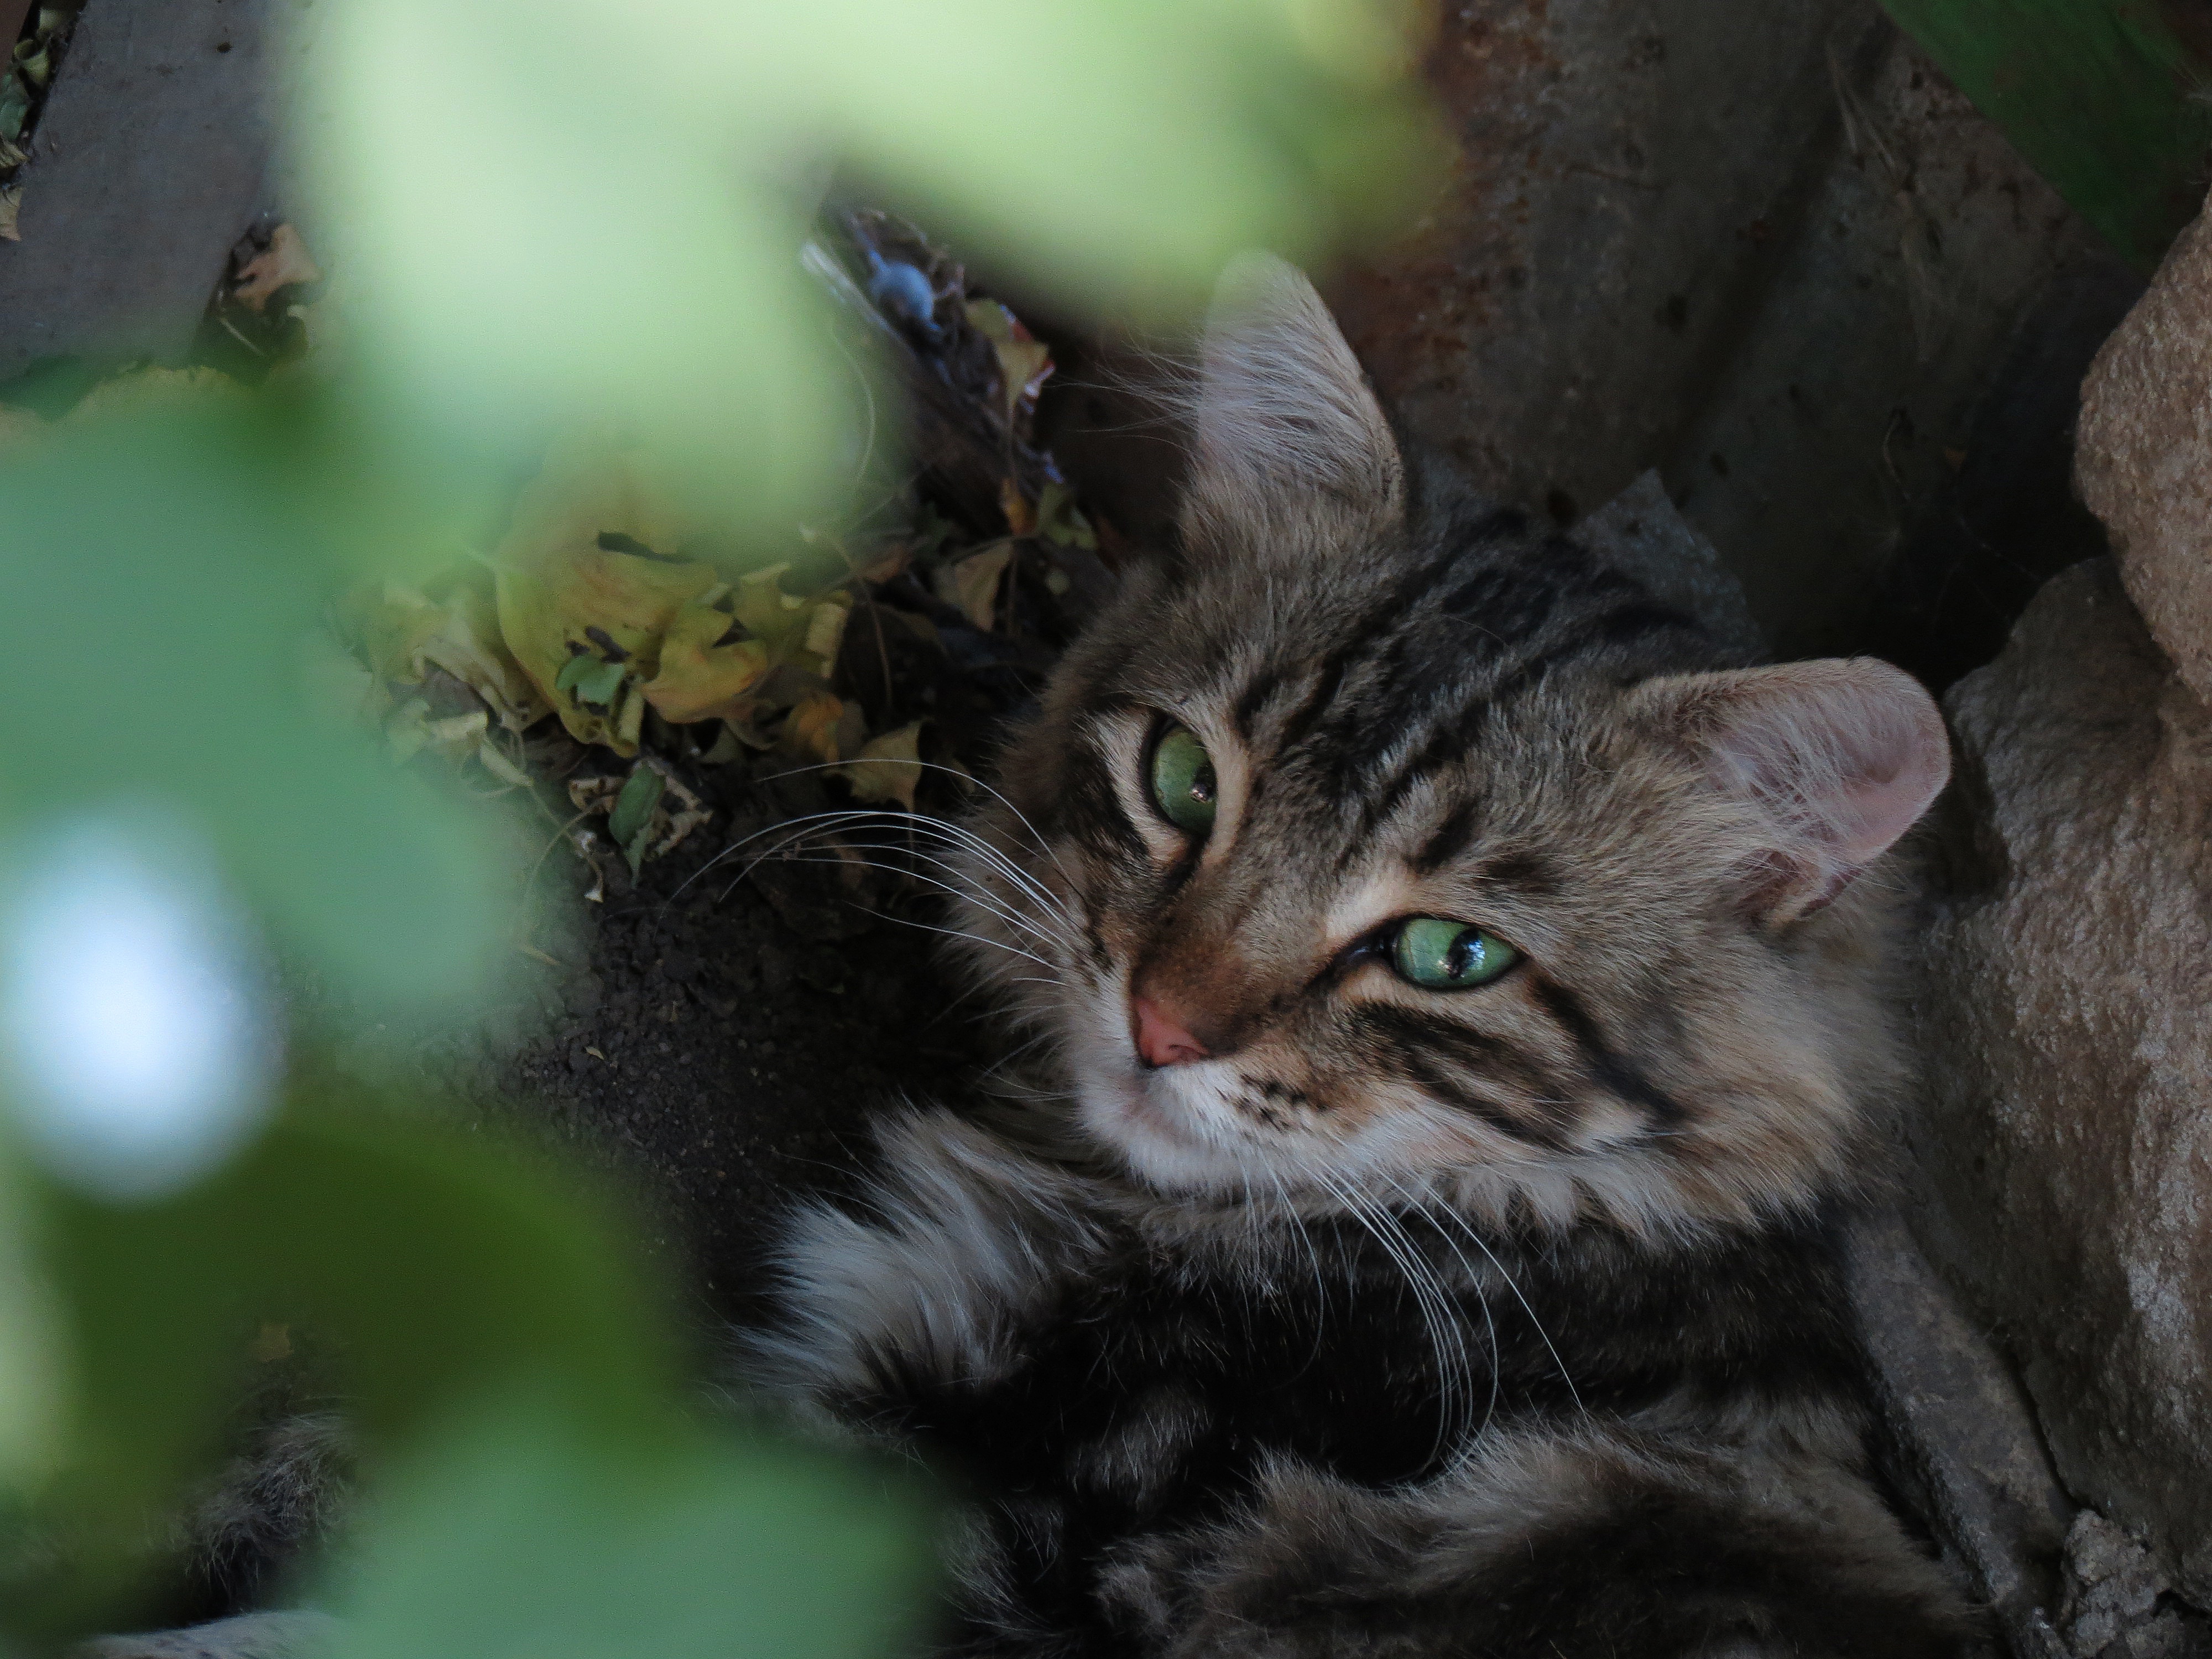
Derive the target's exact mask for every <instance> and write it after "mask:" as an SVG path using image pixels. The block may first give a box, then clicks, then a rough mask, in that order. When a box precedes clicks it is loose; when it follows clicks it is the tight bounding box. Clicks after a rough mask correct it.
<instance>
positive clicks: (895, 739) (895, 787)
mask: <svg viewBox="0 0 2212 1659" xmlns="http://www.w3.org/2000/svg"><path fill="white" fill-rule="evenodd" d="M921 771H922V767H921V721H920V720H915V721H914V722H913V723H912V724H910V725H907V726H900V727H899V728H898V729H897V730H896V731H895V732H884V734H883V736H881V737H879V738H870V739H869V740H868V742H867V743H866V744H863V745H862V746H861V749H860V753H859V754H857V755H855V756H854V757H853V758H852V759H851V760H849V761H848V762H847V763H845V764H844V765H842V766H841V767H839V768H837V769H836V776H838V777H841V778H842V779H844V780H845V781H846V782H847V783H848V784H849V785H851V786H852V790H853V795H854V799H858V800H880V801H896V803H897V804H898V805H901V806H903V807H904V808H906V810H907V811H909V812H911V811H914V796H915V791H916V790H917V789H919V788H921Z"/></svg>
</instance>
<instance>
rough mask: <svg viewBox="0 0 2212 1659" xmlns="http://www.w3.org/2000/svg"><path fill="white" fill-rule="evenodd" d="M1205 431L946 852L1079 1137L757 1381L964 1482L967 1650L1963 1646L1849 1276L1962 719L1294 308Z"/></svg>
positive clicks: (957, 1181) (776, 1338)
mask: <svg viewBox="0 0 2212 1659" xmlns="http://www.w3.org/2000/svg"><path fill="white" fill-rule="evenodd" d="M1192 405H1193V407H1192V411H1191V412H1192V416H1193V425H1194V433H1195V459H1194V477H1193V479H1192V482H1191V484H1190V487H1189V490H1188V498H1187V501H1185V504H1184V506H1183V508H1182V515H1181V520H1180V534H1179V538H1178V543H1179V544H1178V545H1177V546H1176V548H1175V549H1174V550H1172V552H1171V553H1170V554H1169V555H1167V556H1163V557H1162V558H1160V559H1159V560H1158V562H1155V563H1152V564H1150V565H1147V566H1144V567H1141V568H1137V569H1135V570H1134V571H1133V572H1132V573H1131V574H1130V576H1129V578H1128V580H1127V587H1126V591H1125V592H1124V593H1123V594H1122V595H1121V597H1120V599H1118V600H1117V601H1116V603H1115V605H1114V607H1113V608H1112V610H1111V611H1109V613H1108V614H1106V615H1105V616H1103V617H1102V618H1101V619H1100V620H1099V621H1098V622H1097V623H1096V624H1095V626H1093V627H1092V629H1091V630H1090V631H1089V633H1088V635H1086V637H1085V638H1084V639H1083V640H1082V641H1080V642H1079V644H1078V645H1077V646H1076V647H1075V648H1073V650H1072V651H1071V652H1070V653H1069V654H1068V656H1067V658H1066V660H1065V662H1064V664H1063V665H1062V666H1061V667H1060V670H1059V672H1058V674H1057V676H1056V678H1054V681H1053V683H1052V684H1051V686H1050V688H1049V690H1048V693H1047V695H1046V696H1045V698H1044V700H1043V702H1042V708H1041V710H1040V712H1038V713H1037V714H1036V715H1035V716H1034V718H1032V719H1031V720H1029V721H1028V723H1027V724H1026V726H1024V729H1022V730H1021V731H1019V732H1018V733H1016V734H1015V736H1014V738H1013V739H1012V744H1011V746H1010V748H1009V750H1008V752H1007V755H1006V762H1005V764H1004V766H1003V769H1002V777H1001V779H1000V787H1001V789H1002V790H1003V794H1002V795H1000V796H999V797H998V798H997V799H995V800H994V804H993V805H991V806H990V807H989V809H988V810H987V811H985V812H984V813H983V814H982V815H981V817H980V819H979V820H978V821H977V822H976V823H975V825H974V826H973V828H972V829H969V830H968V831H966V832H965V833H963V835H962V836H960V837H959V845H960V847H961V849H962V850H961V851H960V852H959V853H958V854H957V857H956V860H955V863H956V865H957V881H956V884H957V886H958V887H959V889H960V890H961V896H960V897H959V899H958V901H957V910H958V911H959V913H960V914H959V921H958V926H959V927H960V929H961V931H962V932H963V934H964V935H965V936H966V939H965V943H964V945H963V947H962V948H963V951H964V952H965V955H966V959H967V963H968V965H969V967H970V968H972V969H973V970H974V972H975V975H977V976H978V977H979V978H980V979H981V981H983V982H984V983H985V984H986V985H987V986H989V987H992V988H993V989H994V991H995V992H996V993H997V994H998V997H999V999H1000V1001H1001V1002H1002V1003H1003V1005H1004V1006H1005V1007H1006V1009H1007V1010H1008V1011H1009V1012H1010V1014H1011V1017H1012V1020H1013V1022H1014V1024H1016V1026H1017V1027H1018V1034H1020V1035H1024V1036H1026V1037H1027V1038H1028V1039H1030V1042H1031V1043H1032V1044H1033V1046H1034V1049H1035V1051H1036V1053H1037V1054H1039V1055H1040V1056H1041V1057H1042V1075H1043V1079H1044V1081H1043V1084H1042V1088H1041V1091H1039V1093H1038V1094H1037V1095H1036V1097H1033V1098H1030V1099H1029V1100H1027V1101H1026V1102H1025V1103H1022V1104H1020V1105H1019V1106H1018V1107H1011V1108H1007V1109H1004V1110H1003V1111H1002V1112H1000V1115H997V1116H992V1115H987V1114H986V1115H975V1114H969V1115H956V1114H954V1113H951V1112H945V1111H926V1112H915V1113H912V1114H908V1115H903V1116H902V1117H900V1118H898V1119H897V1120H896V1121H894V1122H892V1124H891V1125H890V1127H888V1128H887V1129H885V1130H884V1133H883V1134H882V1136H881V1148H880V1150H881V1153H882V1162H881V1167H880V1170H879V1172H878V1174H876V1175H875V1176H873V1177H872V1180H873V1185H872V1188H870V1190H869V1191H868V1192H867V1194H866V1198H865V1200H864V1201H862V1202H860V1203H857V1204H854V1205H851V1206H836V1205H831V1204H827V1203H817V1204H815V1205H812V1206H809V1207H806V1208H805V1209H803V1210H802V1211H801V1212H799V1214H798V1215H797V1216H796V1218H795V1219H794V1220H793V1224H792V1225H791V1228H790V1231H789V1234H788V1239H787V1246H786V1249H785V1251H784V1255H783V1258H782V1260H783V1264H784V1273H785V1281H784V1285H783V1291H782V1300H781V1316H780V1320H779V1322H777V1323H776V1324H775V1325H774V1326H773V1327H772V1328H769V1329H768V1330H766V1331H764V1332H761V1333H757V1334H754V1335H753V1336H752V1337H751V1338H750V1353H751V1356H752V1364H753V1367H754V1370H755V1372H756V1375H757V1376H758V1377H759V1378H761V1379H762V1380H763V1381H764V1382H765V1383H767V1384H768V1385H769V1386H771V1387H773V1388H775V1389H780V1390H782V1391H783V1392H784V1393H785V1394H786V1395H788V1396H790V1397H792V1398H794V1399H796V1400H798V1401H802V1402H805V1405H806V1406H807V1407H810V1408H814V1409H818V1410H821V1411H823V1412H826V1413H829V1414H830V1415H832V1416H834V1417H835V1418H836V1419H840V1420H841V1421H842V1422H843V1423H844V1424H846V1425H858V1426H859V1427H860V1429H861V1430H862V1431H865V1432H866V1433H868V1434H871V1435H873V1436H878V1437H884V1438H887V1439H890V1440H891V1441H894V1442H896V1443H900V1444H902V1445H905V1446H908V1447H912V1448H915V1449H920V1450H921V1451H922V1452H923V1453H924V1454H925V1455H928V1456H929V1457H931V1458H932V1459H933V1461H935V1462H938V1463H939V1465H940V1466H942V1467H946V1468H952V1469H955V1470H957V1471H960V1472H962V1474H963V1475H964V1477H965V1479H967V1480H969V1482H971V1483H972V1490H973V1492H975V1503H974V1505H973V1508H972V1511H971V1524H969V1526H967V1527H966V1528H964V1529H963V1536H962V1542H961V1544H960V1546H959V1547H958V1550H957V1555H958V1558H959V1559H958V1563H957V1565H958V1570H959V1571H958V1577H959V1584H960V1588H959V1590H958V1592H957V1610H956V1612H955V1613H954V1615H953V1618H954V1625H953V1629H952V1631H951V1636H950V1647H951V1650H953V1651H955V1652H958V1653H963V1654H973V1655H979V1656H980V1655H1005V1656H1016V1655H1020V1656H1042V1655H1054V1656H1078V1655H1085V1656H1087V1655H1094V1654H1095V1655H1100V1656H1104V1655H1109V1654H1112V1655H1116V1656H1121V1655H1161V1656H1167V1655H1175V1656H1196V1655H1201V1654H1203V1655H1225V1656H1231V1655H1234V1656H1243V1655H1254V1656H1258V1655H1267V1656H1276V1655H1280V1656H1291V1655H1307V1654H1311V1655H1324V1654H1325V1655H1332V1656H1335V1655H1342V1656H1364V1655H1376V1656H1381V1655H1393V1656H1397V1655H1404V1656H1415V1655H1428V1654H1465V1655H1469V1656H1474V1655H1480V1656H1497V1659H1507V1656H1514V1659H1517V1656H1523V1655H1526V1656H1530V1659H1583V1656H1589V1659H1597V1656H1607V1659H1611V1656H1631V1655H1633V1656H1662V1655H1665V1656H1674V1655H1705V1656H1717V1655H1730V1656H1739V1655H1754V1654H1756V1655H1782V1654H1790V1655H1802V1656H1813V1655H1820V1656H1843V1655H1853V1656H1860V1655H1864V1656H1873V1655H1880V1656H1883V1659H1905V1656H1922V1655H1939V1654H1951V1653H1954V1652H1957V1651H1960V1650H1961V1647H1962V1645H1963V1644H1966V1643H1967V1642H1968V1641H1970V1640H1971V1639H1972V1626H1971V1620H1970V1616H1969V1613H1968V1611H1967V1609H1966V1607H1964V1605H1963V1603H1962V1602H1961V1601H1960V1600H1959V1599H1958V1598H1957V1596H1956V1595H1955V1594H1954V1591H1953V1590H1952V1589H1950V1587H1949V1585H1948V1583H1947V1581H1946V1579H1945V1578H1944V1577H1942V1574H1941V1573H1940V1572H1939V1571H1937V1569H1936V1567H1935V1566H1934V1565H1932V1564H1931V1563H1930V1562H1929V1560H1928V1559H1925V1557H1924V1556H1923V1553H1922V1552H1921V1551H1920V1550H1919V1549H1917V1548H1916V1547H1915V1546H1914V1545H1913V1544H1912V1543H1911V1541H1909V1539H1908V1537H1907V1536H1906V1534H1905V1532H1904V1531H1903V1529H1902V1528H1900V1526H1899V1522H1897V1521H1896V1520H1895V1519H1894V1518H1893V1516H1891V1515H1890V1514H1889V1513H1888V1512H1887V1510H1886V1509H1885V1507H1884V1505H1883V1504H1882V1502H1881V1498H1880V1497H1879V1496H1878V1495H1877V1492H1876V1491H1875V1487H1874V1486H1873V1484H1872V1483H1871V1480H1870V1478H1869V1471H1868V1466H1867V1459H1866V1454H1865V1451H1864V1448H1863V1437H1864V1433H1865V1429H1866V1412H1865V1408H1864V1407H1863V1403H1862V1400H1861V1395H1860V1390H1859V1387H1858V1383H1857V1377H1858V1376H1859V1374H1860V1370H1861V1362H1860V1357H1859V1353H1858V1350H1857V1344H1856V1338H1855V1335H1854V1331H1853V1328H1852V1325H1851V1322H1850V1316H1849V1312H1848V1310H1847V1308H1846V1304H1845V1300H1844V1288H1843V1284H1842V1277H1841V1272H1840V1268H1839V1263H1838V1234H1839V1230H1840V1228H1841V1227H1842V1226H1843V1225H1844V1222H1845V1220H1846V1219H1847V1218H1848V1216H1849V1214H1850V1212H1851V1210H1852V1208H1853V1206H1855V1205H1857V1204H1859V1203H1861V1202H1863V1201H1864V1200H1865V1199H1866V1197H1867V1194H1868V1188H1869V1176H1868V1173H1867V1172H1868V1171H1869V1168H1870V1167H1871V1164H1872V1157H1871V1153H1872V1148H1873V1146H1874V1143H1875V1133H1876V1132H1875V1124H1876V1122H1877V1121H1878V1115H1879V1114H1880V1112H1881V1108H1882V1105H1883V1103H1884V1101H1885V1100H1886V1098H1887V1097H1888V1096H1889V1095H1890V1094H1891V1093H1892V1091H1893V1089H1894V1088H1895V1086H1896V1085H1897V1083H1898V1080H1899V1058H1898V1054H1897V1052H1896V1050H1895V1048H1894V1046H1893V1042H1892V1039H1891V1037H1890V1036H1889V1034H1888V1031H1887V1028H1886V1024H1885V1018H1884V1013H1883V1008H1882V995H1881V987H1882V981H1883V975H1884V968H1885V964H1886V962H1887V958H1888V957H1889V956H1890V955H1891V954H1892V952H1893V950H1894V948H1895V947H1894V945H1893V942H1892V939H1891V919H1890V913H1891V911H1892V910H1893V908H1895V907H1894V904H1893V899H1894V893H1893V887H1894V885H1895V884H1894V882H1893V881H1892V880H1887V879H1885V878H1884V874H1883V870H1884V866H1885V854H1887V853H1888V851H1889V849H1890V848H1892V846H1893V843H1895V842H1897V840H1898V839H1899V836H1902V835H1903V834H1904V833H1905V830H1906V829H1908V828H1909V827H1910V826H1911V824H1912V823H1913V822H1914V820H1915V819H1916V818H1917V817H1919V816H1920V814H1921V813H1922V811H1923V810H1924V809H1925V808H1926V807H1927V806H1928V805H1929V802H1930V801H1931V800H1932V799H1933V798H1934V797H1935V795H1936V793H1937V791H1938V790H1939V789H1941V788H1942V785H1943V783H1944V781H1945V779H1946V776H1947V775H1948V767H1949V757H1948V745H1947V743H1946V740H1945V736H1944V732H1943V727H1942V722H1941V720H1940V719H1939V717H1938V716H1937V714H1936V710H1935V708H1934V707H1933V705H1932V704H1931V702H1929V698H1928V696H1926V694H1925V693H1924V692H1923V690H1921V689H1920V688H1919V687H1918V686H1917V684H1914V683H1913V682H1912V681H1911V679H1909V678H1907V677H1905V675H1904V674H1902V673H1900V672H1899V671H1897V670H1895V669H1893V668H1890V667H1887V666H1886V665H1882V664H1880V663H1877V662H1873V661H1865V660H1853V661H1824V662H1806V663H1796V664H1791V665H1784V666H1779V667H1759V666H1750V665H1746V664H1745V663H1744V661H1743V660H1742V659H1741V658H1740V657H1736V656H1732V655H1731V653H1729V652H1728V651H1727V650H1725V649H1723V648H1722V647H1718V646H1717V645H1716V644H1715V643H1714V642H1713V641H1712V640H1711V638H1710V637H1709V636H1708V635H1706V634H1705V632H1703V631H1702V630H1701V629H1700V628H1699V626H1698V625H1697V624H1696V623H1694V622H1693V621H1692V620H1691V619H1690V618H1689V617H1686V616H1684V615H1681V614H1680V613H1678V612H1677V611H1673V610H1670V609H1668V608H1667V607H1666V606H1664V605H1661V604H1660V603H1658V602H1657V601H1656V599H1654V598H1653V597H1652V596H1651V595H1650V593H1649V592H1646V591H1644V589H1643V588H1641V587H1639V586H1638V585H1637V584H1635V583H1634V582H1632V580H1629V579H1627V578H1626V576H1624V575H1622V574H1617V573H1615V572H1613V571H1612V570H1609V569H1607V568H1605V567H1604V566H1603V565H1602V564H1601V563H1600V562H1597V561H1596V560H1595V559H1594V558H1593V557H1592V556H1589V554H1588V553H1586V552H1585V551H1583V550H1582V549H1580V548H1578V547H1577V545H1575V544H1574V543H1572V542H1571V541H1570V540H1568V539H1565V538H1562V537H1559V536H1557V535H1547V534H1543V533H1540V532H1538V531H1536V530H1535V529H1533V528H1532V527H1531V526H1529V524H1528V521H1527V520H1525V519H1524V518H1523V517H1522V514H1520V513H1517V512H1515V511H1512V510H1510V509H1507V508H1500V507H1495V506H1493V505H1492V504H1489V503H1486V502H1484V501H1479V500H1475V499H1473V498H1471V497H1470V496H1468V495H1466V494H1464V493H1462V491H1461V490H1459V489H1456V488H1455V486H1454V484H1453V483H1451V482H1450V481H1449V479H1448V478H1446V477H1443V476H1441V475H1440V474H1438V473H1437V472H1436V471H1432V470H1431V469H1430V468H1428V467H1425V466H1423V465H1419V464H1416V463H1413V462H1410V461H1409V460H1408V459H1407V458H1406V457H1405V456H1403V455H1401V450H1400V447H1399V446H1398V444H1397V442H1396V441H1395V439H1394V437H1393V435H1392V432H1391V429H1390V427H1389V424H1388V422H1386V421H1385V419H1384V417H1383V413H1382V411H1381V410H1380V409H1379V408H1378V407H1377V405H1376V401H1375V399H1374V398H1373V396H1372V394H1371V393H1370V391H1369V389H1368V387H1367V386H1366V383H1365V382H1364V379H1363V378H1362V376H1361V374H1360V371H1359V368H1358V364H1357V362H1356V361H1355V360H1354V359H1353V357H1352V354H1351V352H1350V350H1349V349H1348V348H1347V347H1346V344H1345V343H1344V341H1343V339H1342V338H1341V337H1340V335H1339V334H1338V332H1337V331H1336V329H1335V327H1334V325H1333V323H1332V322H1331V321H1330V319H1329V317H1328V313H1327V311H1326V310H1325V309H1324V308H1323V307H1322V304H1321V302H1320V301H1319V299H1318V298H1317V297H1316V295H1315V294H1314V292H1313V290H1312V289H1311V288H1310V287H1309V286H1308V285H1307V284H1306V283H1305V282H1304V279H1303V278H1302V277H1300V276H1297V274H1296V273H1295V272H1293V271H1291V270H1290V269H1289V268H1288V267H1286V266H1284V265H1282V264H1279V263H1277V262H1274V261H1272V260H1267V259H1264V258H1252V259H1249V260H1247V261H1244V262H1243V263H1242V264H1240V265H1239V266H1238V267H1237V268H1236V269H1235V270H1233V271H1232V273H1231V277H1230V279H1229V280H1228V282H1226V283H1225V286H1224V294H1223V297H1222V300H1221V301H1220V302H1219V304H1218V306H1217V310H1216V315H1215V319H1214V322H1213V325H1212V328H1211V331H1210V332H1209V334H1208V336H1207V339H1206V346H1205V349H1204V354H1203V361H1202V367H1201V369H1200V374H1198V376H1197V379H1196V384H1195V386H1194V393H1193V397H1192Z"/></svg>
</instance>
